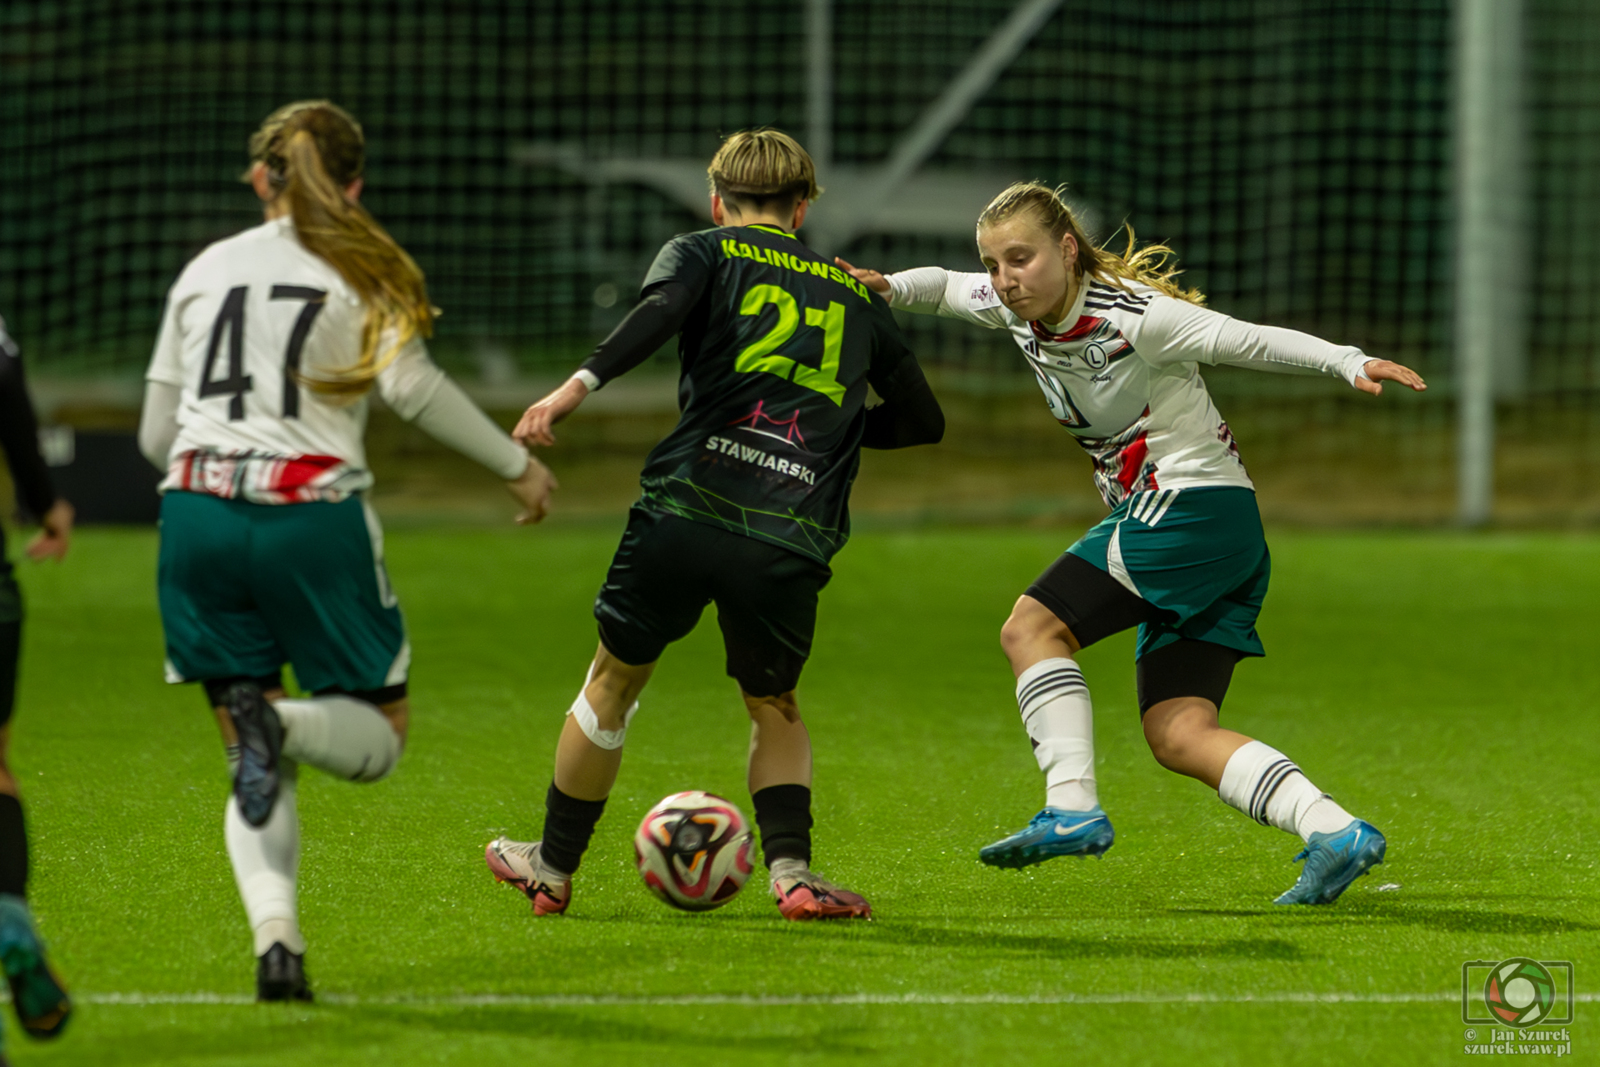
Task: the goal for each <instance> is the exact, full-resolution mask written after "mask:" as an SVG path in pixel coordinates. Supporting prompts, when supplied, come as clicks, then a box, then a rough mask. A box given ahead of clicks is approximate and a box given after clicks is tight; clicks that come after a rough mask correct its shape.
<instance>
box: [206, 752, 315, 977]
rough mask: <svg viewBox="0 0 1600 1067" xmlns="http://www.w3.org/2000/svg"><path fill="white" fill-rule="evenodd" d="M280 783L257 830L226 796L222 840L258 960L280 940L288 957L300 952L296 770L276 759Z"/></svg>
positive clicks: (288, 762)
mask: <svg viewBox="0 0 1600 1067" xmlns="http://www.w3.org/2000/svg"><path fill="white" fill-rule="evenodd" d="M278 771H279V773H280V774H281V775H282V776H283V784H282V786H281V789H280V791H279V793H278V802H277V803H276V804H275V805H273V808H272V817H271V818H270V819H268V820H267V824H266V825H265V826H263V827H261V828H260V829H257V828H256V827H253V826H251V825H250V824H249V823H247V822H245V821H244V816H242V815H240V814H239V802H238V801H237V800H235V799H234V798H233V797H232V796H231V795H230V796H229V797H228V808H227V813H226V815H225V816H224V818H223V828H224V833H223V836H224V837H225V838H226V839H227V842H228V859H229V860H230V861H232V863H233V877H234V881H236V882H237V883H238V885H239V896H240V897H241V898H243V900H244V911H245V916H246V917H247V918H248V919H249V920H250V929H251V930H252V931H253V932H254V935H255V951H256V955H257V956H261V955H265V953H266V951H267V949H269V948H271V947H272V944H273V942H275V941H282V942H283V944H284V947H285V948H287V949H288V950H289V951H290V952H304V951H305V950H306V939H305V938H304V937H303V936H301V934H300V923H299V919H298V916H297V909H296V906H295V903H296V901H295V896H296V894H295V881H296V878H297V876H298V874H299V870H300V816H299V812H298V811H297V810H296V806H295V779H296V773H295V772H296V768H295V764H294V761H293V760H288V759H285V760H280V761H279V763H278Z"/></svg>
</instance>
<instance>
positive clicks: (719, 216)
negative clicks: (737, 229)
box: [711, 193, 728, 226]
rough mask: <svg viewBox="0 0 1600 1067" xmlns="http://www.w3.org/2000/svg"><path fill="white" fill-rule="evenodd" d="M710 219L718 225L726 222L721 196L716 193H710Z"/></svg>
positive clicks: (724, 224) (723, 224)
mask: <svg viewBox="0 0 1600 1067" xmlns="http://www.w3.org/2000/svg"><path fill="white" fill-rule="evenodd" d="M711 221H712V222H714V223H716V224H717V225H718V226H726V225H727V224H728V221H727V218H726V217H725V215H724V213H723V210H722V197H720V196H718V195H717V194H716V193H712V194H711Z"/></svg>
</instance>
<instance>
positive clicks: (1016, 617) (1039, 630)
mask: <svg viewBox="0 0 1600 1067" xmlns="http://www.w3.org/2000/svg"><path fill="white" fill-rule="evenodd" d="M1071 637H1072V632H1071V631H1070V630H1069V629H1068V628H1067V624H1066V623H1064V622H1062V621H1061V620H1060V619H1058V618H1056V616H1055V613H1054V612H1052V611H1051V610H1050V609H1049V608H1047V607H1045V606H1044V605H1043V604H1041V603H1039V602H1038V601H1037V600H1035V599H1033V598H1032V597H1030V596H1023V597H1018V598H1017V603H1016V605H1015V606H1014V607H1012V609H1011V615H1010V617H1009V618H1007V619H1006V621H1005V624H1004V625H1003V626H1001V627H1000V647H1001V649H1003V650H1004V651H1005V654H1006V656H1007V657H1008V658H1009V659H1011V660H1012V661H1013V662H1018V661H1020V660H1028V661H1029V662H1032V657H1033V654H1034V651H1035V650H1036V649H1037V648H1038V646H1039V645H1041V644H1043V643H1046V642H1051V641H1063V642H1065V643H1066V644H1068V645H1069V646H1071V645H1073V644H1074V642H1073V641H1072V640H1071Z"/></svg>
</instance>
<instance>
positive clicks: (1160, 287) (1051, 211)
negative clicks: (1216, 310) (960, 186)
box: [978, 182, 1206, 306]
mask: <svg viewBox="0 0 1600 1067" xmlns="http://www.w3.org/2000/svg"><path fill="white" fill-rule="evenodd" d="M1064 188H1065V187H1064V186H1063V187H1062V188H1058V189H1052V188H1050V187H1049V186H1048V185H1045V184H1044V183H1043V182H1017V183H1016V184H1015V185H1012V186H1010V187H1009V188H1007V189H1005V190H1004V191H1003V192H1001V193H1000V195H999V196H997V197H995V198H994V199H993V200H991V201H990V202H989V206H988V207H986V208H984V209H983V214H981V215H979V216H978V229H980V230H981V229H983V228H985V227H987V226H992V225H994V224H995V223H997V222H1003V221H1004V220H1006V219H1009V218H1014V217H1015V216H1017V215H1023V214H1026V215H1030V216H1032V217H1033V219H1034V221H1036V222H1038V223H1039V225H1040V226H1042V227H1044V229H1045V230H1047V231H1048V232H1049V233H1050V236H1052V237H1054V238H1055V239H1056V240H1057V241H1059V240H1061V238H1063V237H1065V236H1066V235H1067V234H1069V233H1070V234H1071V235H1072V237H1073V240H1075V241H1076V242H1077V244H1078V258H1077V260H1076V262H1074V263H1073V272H1074V273H1075V274H1076V275H1077V276H1078V277H1080V278H1081V277H1083V276H1084V275H1085V274H1087V275H1089V276H1090V277H1092V278H1095V279H1097V280H1099V281H1102V282H1105V283H1106V284H1108V285H1115V286H1117V287H1118V288H1122V289H1125V288H1127V285H1126V283H1127V282H1130V281H1134V282H1140V283H1142V284H1144V285H1148V286H1150V287H1151V288H1152V289H1155V290H1157V291H1159V292H1162V293H1165V294H1166V295H1167V296H1172V297H1177V298H1178V299H1179V300H1187V301H1188V302H1189V303H1191V304H1199V305H1202V306H1204V304H1205V302H1206V297H1205V294H1204V293H1202V292H1201V291H1200V290H1198V289H1185V288H1183V287H1182V286H1180V285H1178V284H1177V283H1176V282H1175V281H1173V279H1174V278H1176V277H1177V276H1178V275H1180V274H1182V273H1183V271H1182V270H1180V269H1179V268H1178V266H1177V264H1176V263H1174V262H1172V261H1173V259H1174V258H1175V257H1176V255H1177V253H1175V252H1174V251H1173V250H1172V249H1171V248H1170V247H1168V246H1167V245H1162V244H1155V245H1145V246H1144V247H1143V248H1140V247H1138V243H1137V241H1135V239H1134V235H1133V227H1132V226H1127V227H1126V229H1127V231H1128V247H1127V248H1125V249H1124V250H1123V251H1122V254H1121V255H1118V254H1117V253H1115V252H1113V251H1111V250H1110V249H1106V248H1098V247H1096V246H1095V244H1094V243H1093V242H1092V241H1090V240H1089V237H1088V235H1087V234H1086V233H1084V231H1083V226H1082V225H1081V224H1080V223H1079V222H1078V217H1077V215H1075V214H1074V213H1073V211H1072V208H1071V207H1070V206H1068V204H1067V202H1066V200H1065V199H1063V198H1062V195H1061V194H1062V191H1063V189H1064Z"/></svg>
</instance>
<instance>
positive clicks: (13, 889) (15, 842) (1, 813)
mask: <svg viewBox="0 0 1600 1067" xmlns="http://www.w3.org/2000/svg"><path fill="white" fill-rule="evenodd" d="M27 888H28V831H27V829H26V828H25V827H24V826H23V822H22V801H20V800H18V799H17V798H16V797H14V796H9V795H7V794H5V793H0V893H10V894H12V895H14V896H19V897H20V896H23V895H24V894H25V893H26V890H27Z"/></svg>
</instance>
